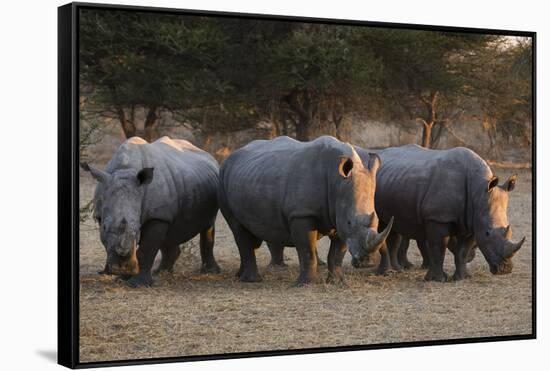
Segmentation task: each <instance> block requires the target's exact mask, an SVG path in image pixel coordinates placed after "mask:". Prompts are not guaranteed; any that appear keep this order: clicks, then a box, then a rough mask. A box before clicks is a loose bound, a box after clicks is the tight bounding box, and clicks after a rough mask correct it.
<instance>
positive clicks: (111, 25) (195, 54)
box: [80, 10, 226, 141]
mask: <svg viewBox="0 0 550 371" xmlns="http://www.w3.org/2000/svg"><path fill="white" fill-rule="evenodd" d="M80 24H81V28H80V63H81V68H80V73H81V75H80V76H81V81H82V83H83V84H89V85H92V86H94V87H96V88H97V89H98V101H97V102H95V103H97V105H99V106H100V111H101V110H103V111H105V112H107V113H109V114H114V115H116V117H117V118H118V120H119V121H120V124H121V127H122V130H123V131H124V134H125V135H126V137H131V136H134V135H136V134H137V127H138V125H136V124H137V123H136V115H135V112H136V108H138V107H143V108H144V109H145V110H146V114H145V118H144V123H143V128H144V133H143V136H144V138H145V139H146V140H149V141H150V140H152V139H154V136H155V131H156V127H157V125H158V118H159V113H160V111H161V110H162V109H168V110H175V109H180V108H181V107H189V106H190V105H193V104H201V103H202V102H205V101H208V100H209V98H210V96H211V95H212V94H217V93H219V92H220V91H224V89H226V86H224V85H223V83H222V80H221V79H220V78H219V76H217V75H216V67H217V65H218V64H219V62H220V60H221V58H222V53H221V46H222V45H223V42H224V36H223V35H222V34H220V33H219V30H218V29H217V28H216V27H213V22H212V21H211V20H210V19H209V18H202V17H195V16H193V17H191V16H189V17H188V16H175V15H167V14H157V13H137V12H125V11H114V12H113V11H105V10H83V11H82V14H81V23H80Z"/></svg>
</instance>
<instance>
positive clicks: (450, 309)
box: [80, 170, 532, 362]
mask: <svg viewBox="0 0 550 371" xmlns="http://www.w3.org/2000/svg"><path fill="white" fill-rule="evenodd" d="M515 171H517V170H515ZM498 173H502V176H505V175H509V173H511V171H504V170H503V171H498ZM519 175H520V178H519V182H518V185H517V189H516V190H515V191H514V193H513V195H512V197H511V201H510V209H509V214H510V221H511V223H512V226H513V228H514V235H515V237H516V238H519V237H520V236H522V235H526V236H527V241H526V243H525V246H524V247H523V248H522V250H521V251H520V252H519V253H518V255H517V256H516V257H515V258H514V264H515V267H514V272H513V273H512V274H510V275H505V276H493V275H491V274H490V273H489V270H488V267H487V264H486V263H485V261H484V259H483V257H482V256H481V254H480V253H478V254H477V256H476V258H475V260H474V261H473V262H472V263H471V264H470V265H469V269H470V273H472V276H473V278H472V279H469V280H466V281H461V282H450V283H446V284H439V283H428V282H424V281H423V276H424V273H425V272H424V271H422V270H419V269H415V270H412V271H410V272H406V273H399V274H391V275H390V276H387V277H378V276H375V275H374V274H373V272H372V269H367V270H355V269H354V268H352V267H351V265H350V262H349V256H347V257H346V260H345V261H344V270H345V272H346V274H347V281H348V286H347V287H341V286H335V285H326V284H324V283H323V280H322V278H324V277H325V276H326V269H325V268H324V267H323V268H321V272H320V279H319V282H318V283H316V284H313V285H309V286H308V287H305V288H290V286H291V284H292V283H293V282H294V280H295V278H296V277H297V272H298V270H297V269H298V267H297V257H296V253H295V251H294V250H293V249H291V248H289V249H287V252H286V256H287V260H288V261H287V263H288V264H289V268H288V269H287V270H272V269H269V268H267V264H268V262H269V253H268V250H267V248H266V247H262V248H261V249H259V250H258V254H257V255H258V263H259V267H260V273H261V274H262V275H263V278H264V281H263V282H261V283H254V284H250V283H240V282H238V281H236V280H235V278H234V274H235V272H236V271H237V269H238V266H239V256H238V252H237V248H236V246H235V243H234V241H233V236H232V235H231V232H230V230H229V229H228V227H227V225H226V224H225V221H224V220H223V217H221V215H220V217H219V218H218V222H217V224H218V225H217V235H216V247H215V254H216V257H217V259H218V263H219V264H220V266H221V267H222V270H223V273H222V274H220V275H206V276H205V275H200V274H199V273H198V272H197V269H198V267H199V263H200V258H199V256H198V251H197V248H194V247H193V244H191V245H192V246H191V247H190V248H188V249H187V250H186V251H184V253H182V255H181V256H180V258H179V260H178V262H177V264H176V268H175V273H174V274H163V275H161V276H160V277H157V278H156V280H155V284H154V286H153V287H152V288H140V289H129V288H126V287H125V286H124V285H123V284H120V283H119V282H117V281H116V280H114V279H113V278H112V277H109V276H100V275H98V274H96V272H97V271H98V270H100V269H101V268H102V266H103V263H104V259H105V254H104V250H103V247H102V245H101V243H100V242H99V238H98V232H97V231H96V230H94V229H93V228H94V226H92V225H90V226H89V227H87V226H84V227H83V228H82V229H83V230H82V231H81V234H80V236H81V255H80V272H81V278H80V360H81V361H82V362H89V361H102V360H121V359H135V358H150V357H170V356H185V355H198V354H219V353H228V352H247V351H260V350H276V349H296V348H311V347H320V346H323V347H325V346H341V345H357V344H374V343H391V342H397V341H399V342H402V341H414V340H433V339H449V338H464V337H480V336H493V335H511V334H529V333H531V332H532V328H531V320H532V318H531V313H532V312H531V242H532V238H531V190H532V184H531V175H530V172H529V171H526V170H520V171H519ZM92 190H93V182H92V181H91V180H90V179H89V178H88V177H87V176H83V177H82V178H81V201H82V202H87V201H88V200H89V199H90V197H91V194H92ZM90 223H91V222H90ZM195 244H196V242H195ZM327 249H328V243H327V241H325V240H322V241H320V252H321V256H324V257H326V253H327ZM409 251H410V253H409V254H410V256H411V261H413V262H414V263H416V264H419V263H420V261H421V258H420V255H419V254H418V250H417V249H416V248H415V247H411V249H410V250H409ZM452 261H453V259H452V256H451V255H450V254H448V255H447V258H446V262H445V265H446V270H447V272H448V273H452V272H453V269H454V268H453V264H452Z"/></svg>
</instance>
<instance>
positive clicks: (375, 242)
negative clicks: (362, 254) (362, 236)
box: [367, 216, 393, 254]
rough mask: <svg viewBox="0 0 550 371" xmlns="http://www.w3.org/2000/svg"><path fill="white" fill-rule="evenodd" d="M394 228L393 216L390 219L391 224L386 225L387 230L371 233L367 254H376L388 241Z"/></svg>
mask: <svg viewBox="0 0 550 371" xmlns="http://www.w3.org/2000/svg"><path fill="white" fill-rule="evenodd" d="M392 226H393V216H392V217H391V218H390V222H389V223H388V225H386V228H384V230H383V231H382V232H380V233H369V234H368V235H367V254H370V253H372V252H375V251H376V250H378V249H379V248H380V246H381V245H382V242H384V241H385V240H386V238H387V237H388V235H389V234H390V232H391V228H392Z"/></svg>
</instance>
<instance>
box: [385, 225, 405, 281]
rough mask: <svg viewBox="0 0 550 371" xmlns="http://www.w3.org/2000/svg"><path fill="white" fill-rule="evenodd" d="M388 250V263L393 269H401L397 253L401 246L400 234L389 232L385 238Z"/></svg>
mask: <svg viewBox="0 0 550 371" xmlns="http://www.w3.org/2000/svg"><path fill="white" fill-rule="evenodd" d="M387 245H388V250H389V253H390V263H391V266H392V268H393V269H394V270H396V271H398V272H399V271H402V270H403V267H402V266H401V264H399V259H398V253H399V248H400V246H401V235H400V234H398V233H390V235H389V236H388V239H387Z"/></svg>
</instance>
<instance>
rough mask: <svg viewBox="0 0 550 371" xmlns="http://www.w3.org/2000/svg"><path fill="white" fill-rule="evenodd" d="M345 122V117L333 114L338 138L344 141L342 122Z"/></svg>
mask: <svg viewBox="0 0 550 371" xmlns="http://www.w3.org/2000/svg"><path fill="white" fill-rule="evenodd" d="M343 121H344V116H343V115H340V114H336V113H334V112H333V113H332V122H333V123H334V129H335V130H336V138H338V140H342V132H341V131H342V122H343Z"/></svg>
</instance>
